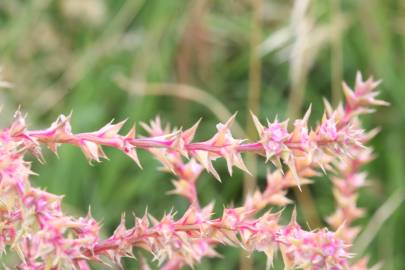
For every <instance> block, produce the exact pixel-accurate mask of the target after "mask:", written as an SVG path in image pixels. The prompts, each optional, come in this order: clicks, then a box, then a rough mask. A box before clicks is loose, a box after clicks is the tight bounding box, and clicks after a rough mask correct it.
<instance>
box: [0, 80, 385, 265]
mask: <svg viewBox="0 0 405 270" xmlns="http://www.w3.org/2000/svg"><path fill="white" fill-rule="evenodd" d="M377 85H378V82H375V81H373V80H372V79H369V80H367V81H363V80H362V78H361V76H360V75H359V76H358V77H357V81H356V86H355V88H354V90H351V89H350V88H349V87H348V86H347V85H344V87H343V89H344V93H345V95H346V104H345V106H343V105H340V106H338V107H337V108H336V109H333V108H332V107H331V106H330V105H329V104H328V103H326V105H325V107H326V112H325V114H324V116H323V118H322V120H321V121H320V123H319V124H318V125H317V126H316V127H314V128H312V129H311V128H309V127H308V119H309V116H310V113H311V109H310V108H309V109H308V111H307V112H306V114H305V116H304V117H303V118H302V119H298V120H296V121H295V122H294V123H293V125H292V128H291V129H289V126H288V121H284V122H279V121H278V120H277V119H276V120H275V121H274V122H270V121H267V125H263V124H262V123H261V121H260V120H259V118H258V117H257V116H255V115H252V118H253V121H254V124H255V126H256V129H257V131H258V134H259V139H258V140H257V141H255V142H246V140H245V139H235V138H234V137H233V135H232V133H231V126H232V123H233V121H234V119H235V117H236V115H233V116H232V117H231V118H230V119H229V120H228V121H227V122H226V123H220V124H218V125H217V132H216V133H215V134H214V135H213V136H212V138H210V139H209V140H206V141H203V142H193V139H194V135H195V133H196V131H197V128H198V123H199V122H197V123H196V124H195V125H194V126H193V127H191V128H189V129H187V130H184V131H183V130H182V129H172V130H171V129H170V128H169V127H166V128H163V127H162V125H161V123H160V119H159V118H157V119H156V120H154V121H152V122H150V124H142V126H143V128H144V129H145V130H146V131H147V133H148V136H144V137H137V135H136V128H135V126H134V127H133V128H131V130H130V131H129V132H128V134H126V135H120V133H119V131H120V129H121V128H122V127H123V125H124V123H125V122H120V123H117V124H114V123H109V124H107V125H106V126H104V127H102V128H101V129H99V130H97V131H94V132H86V133H79V134H75V133H74V132H73V131H72V128H71V125H70V117H71V116H67V117H66V116H63V115H62V116H60V117H59V118H58V119H57V120H56V121H55V122H54V123H53V124H52V125H51V126H50V127H49V128H47V129H44V130H29V129H27V125H26V123H25V117H24V116H23V115H22V114H21V113H20V112H17V113H16V115H15V119H14V121H13V122H12V124H11V125H10V126H9V127H8V128H5V129H3V130H2V131H0V254H1V253H4V252H6V250H9V249H10V250H13V251H14V252H15V253H16V254H18V255H19V257H20V260H21V262H20V263H19V264H18V265H17V266H16V267H17V268H18V269H38V270H42V269H82V270H87V269H90V266H89V264H88V263H89V262H91V261H94V262H100V263H110V262H113V263H116V264H118V265H120V263H121V258H122V257H134V255H133V250H134V248H142V249H144V250H146V251H149V252H150V253H152V254H153V255H154V257H155V259H156V260H157V261H159V265H161V266H162V269H180V268H181V267H183V266H185V265H190V266H193V265H195V264H196V263H198V262H200V261H201V259H202V258H204V257H213V256H218V253H217V252H216V251H215V247H216V246H217V245H232V246H236V245H237V246H240V247H242V248H243V249H245V250H246V251H248V252H250V253H251V252H254V251H259V252H264V253H265V254H266V256H267V258H268V266H269V267H270V266H271V264H272V259H273V256H274V254H275V253H276V252H277V251H280V252H281V254H282V257H283V261H284V264H285V267H286V269H295V268H300V269H301V268H302V269H311V270H318V269H330V270H339V269H349V268H351V267H353V269H366V267H367V263H366V259H363V260H361V261H359V262H357V263H356V264H352V262H351V261H350V258H351V253H350V244H351V243H352V241H353V239H354V237H355V236H356V234H357V231H358V230H357V229H356V228H352V227H350V225H351V222H352V221H353V220H354V219H356V218H359V217H361V215H362V210H361V209H359V208H358V207H357V206H356V198H357V189H358V188H359V187H361V186H363V185H364V183H365V174H364V173H360V172H358V170H359V167H360V166H361V165H362V164H364V163H366V162H368V161H369V160H370V159H371V150H369V148H367V147H366V146H365V143H366V142H367V141H368V140H369V139H370V138H371V137H372V134H371V133H365V132H364V131H363V130H362V128H361V126H360V122H359V120H358V116H359V115H361V114H366V113H370V112H371V110H372V106H375V105H386V103H385V102H383V101H380V100H376V99H375V97H376V95H377V92H375V88H376V86H377ZM41 144H44V145H46V146H48V147H49V148H50V149H51V150H52V151H53V152H55V153H56V154H57V150H58V147H59V145H61V144H71V145H75V146H77V147H79V148H80V149H81V150H82V151H83V153H84V155H85V156H86V158H87V159H88V160H89V162H93V161H97V162H98V161H100V160H101V159H103V158H106V155H105V153H104V151H103V147H104V146H109V147H113V148H116V149H119V150H121V151H122V152H124V153H125V154H126V155H128V156H129V157H130V158H131V159H133V160H134V162H135V163H136V164H138V166H140V167H141V163H140V161H139V159H138V156H137V150H139V149H143V150H146V151H148V152H150V153H151V154H152V155H153V156H154V157H156V159H157V160H159V161H160V162H161V164H162V165H163V170H164V171H167V172H169V173H172V174H173V175H174V176H175V179H174V180H173V184H174V189H173V190H172V191H171V193H172V194H177V195H180V196H183V197H185V198H187V199H188V200H189V202H190V205H189V208H188V210H187V211H186V212H185V213H184V214H183V215H182V216H181V217H177V215H176V213H173V212H171V213H169V214H166V215H165V216H164V217H163V218H161V219H160V220H159V219H156V218H154V217H153V216H151V215H150V214H148V213H146V214H145V215H144V216H143V217H141V218H139V217H135V222H134V223H135V225H134V226H133V227H132V228H126V227H125V217H123V218H122V220H121V223H120V225H119V226H118V227H117V229H116V230H115V232H114V233H113V234H112V235H111V236H110V237H109V238H107V239H102V238H101V237H100V225H99V223H98V222H97V221H96V220H94V219H93V218H92V217H91V214H90V213H89V214H88V215H87V216H86V217H83V218H76V217H72V216H68V215H66V214H65V213H63V212H62V210H61V201H62V198H61V197H60V196H56V195H54V194H51V193H48V192H46V191H44V190H41V189H38V188H34V187H32V186H31V184H30V180H29V177H30V175H31V174H32V172H31V170H30V164H29V163H28V162H27V161H25V160H24V155H25V153H26V152H28V151H29V152H31V153H33V154H34V155H35V156H36V157H38V158H39V159H40V160H42V159H43V157H42V154H41ZM245 152H251V153H256V154H258V155H261V156H264V157H265V159H266V162H267V161H271V162H272V163H273V164H274V165H275V166H276V170H275V171H273V172H270V171H269V173H268V176H267V185H266V188H265V189H264V190H263V191H260V190H257V191H255V192H254V193H253V194H250V195H249V196H247V198H246V200H245V202H244V203H243V205H241V206H239V207H236V208H225V209H224V211H223V213H222V215H221V216H220V217H218V218H214V216H215V213H214V212H213V209H214V208H213V204H209V205H207V206H201V205H200V203H199V200H198V193H197V189H196V182H197V180H198V177H199V175H200V174H201V173H202V171H203V170H206V171H207V172H209V173H211V174H212V175H213V176H214V177H215V178H216V179H218V180H220V175H219V174H218V172H217V171H216V169H215V167H214V164H213V161H215V160H216V159H220V158H222V159H224V160H225V161H226V164H227V167H228V171H229V174H230V175H232V172H233V167H237V168H239V169H241V170H243V171H245V172H247V173H249V171H248V168H247V167H246V166H245V164H244V161H243V158H242V154H243V153H245ZM283 168H284V169H283ZM285 168H288V170H286V169H285ZM319 169H321V170H323V171H325V172H326V171H334V172H337V174H336V176H335V177H334V178H333V179H332V181H333V184H334V195H335V198H336V201H337V209H336V212H335V213H334V214H333V215H331V216H330V217H329V218H328V220H327V221H328V223H329V224H330V225H331V228H332V229H333V230H332V231H330V230H328V229H327V228H319V229H316V230H314V231H306V230H304V229H303V228H301V227H300V226H299V224H298V223H297V222H296V219H295V212H294V214H293V217H292V219H291V222H290V223H289V224H286V225H282V224H281V223H282V222H281V216H282V212H272V211H271V210H268V209H267V210H266V208H267V207H269V206H285V205H287V204H290V203H292V201H291V199H289V198H288V197H287V196H286V195H287V191H288V189H289V188H290V187H294V186H298V187H300V185H304V184H310V183H312V180H311V178H312V177H313V176H315V175H317V174H318V173H319ZM265 210H266V211H265ZM263 211H264V214H260V213H262V212H263ZM334 230H336V231H334Z"/></svg>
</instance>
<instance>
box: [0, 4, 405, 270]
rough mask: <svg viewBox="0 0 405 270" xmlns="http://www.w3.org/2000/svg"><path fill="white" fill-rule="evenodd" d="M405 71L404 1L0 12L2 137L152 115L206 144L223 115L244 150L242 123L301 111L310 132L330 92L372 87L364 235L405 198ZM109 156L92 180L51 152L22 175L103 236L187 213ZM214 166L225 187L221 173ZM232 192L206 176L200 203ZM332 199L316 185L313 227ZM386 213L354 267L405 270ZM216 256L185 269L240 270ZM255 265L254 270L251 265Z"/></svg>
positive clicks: (400, 237) (399, 212) (231, 253)
mask: <svg viewBox="0 0 405 270" xmlns="http://www.w3.org/2000/svg"><path fill="white" fill-rule="evenodd" d="M404 62H405V1H403V0H384V1H383V0H358V1H352V0H328V1H324V0H312V1H307V0H297V1H295V2H294V1H285V0H278V1H276V0H251V1H250V0H239V1H238V0H224V1H220V0H188V1H187V0H167V1H166V0H160V1H158V0H150V1H145V0H143V1H142V0H111V1H107V0H105V1H103V0H35V1H34V0H33V1H28V0H27V1H23V0H1V1H0V65H1V66H2V69H3V72H2V76H3V77H4V78H5V79H7V80H8V81H10V82H12V83H13V84H14V86H15V87H14V88H13V89H10V90H0V104H1V105H2V106H3V111H2V118H1V119H0V124H1V125H2V126H5V125H6V124H7V123H9V121H10V119H11V116H12V113H13V112H14V111H15V110H16V108H17V107H18V106H19V105H21V107H22V109H23V111H24V112H27V113H28V115H29V122H30V123H31V127H36V128H40V127H45V126H46V125H48V124H49V123H51V122H52V121H53V120H54V119H55V118H56V117H57V116H58V115H59V114H61V113H64V114H68V113H69V112H71V111H73V121H72V123H73V128H74V131H76V132H80V131H88V130H94V129H98V128H100V127H101V126H102V125H103V124H105V123H107V122H109V121H110V120H111V119H113V118H114V119H116V120H122V119H125V118H128V119H129V122H140V121H149V120H151V119H153V118H154V117H155V116H156V115H160V116H161V118H162V120H163V121H164V122H170V123H171V124H172V125H173V126H184V127H188V126H191V125H192V124H193V123H194V122H195V121H196V120H198V119H199V118H200V117H203V122H202V123H201V125H200V128H199V132H198V135H197V140H203V139H207V138H209V137H210V135H211V134H213V132H214V131H215V124H216V123H217V122H219V121H220V120H223V119H224V118H226V117H227V116H228V115H227V112H231V113H233V112H235V111H238V112H239V113H238V118H237V119H238V123H239V125H240V126H241V127H242V128H243V129H244V130H247V133H248V134H249V137H251V138H252V139H254V136H255V135H254V132H252V131H251V129H252V128H251V124H250V117H249V110H250V109H251V110H253V111H256V112H259V114H260V116H261V117H263V118H264V117H269V118H270V119H273V118H274V117H275V116H276V115H278V116H279V118H285V117H288V116H291V117H292V118H294V117H297V116H299V115H301V114H302V113H303V112H304V110H305V109H306V108H307V107H308V106H309V104H310V103H312V105H313V116H312V123H315V122H316V119H319V117H320V116H321V115H322V112H323V111H322V110H323V107H322V98H323V97H326V98H328V99H331V100H333V102H334V104H336V103H337V100H338V99H339V97H340V92H339V91H340V81H341V80H343V79H344V80H346V81H347V82H348V83H349V85H353V82H354V77H355V73H356V71H357V70H360V71H361V72H362V73H363V74H364V75H365V76H369V75H373V76H374V77H376V78H381V79H382V80H383V83H382V85H381V87H380V89H381V93H382V94H381V96H382V98H383V99H385V100H387V101H389V102H390V103H391V104H392V105H391V107H388V108H381V109H379V110H378V112H377V113H376V114H374V115H371V116H367V117H366V118H365V126H366V127H367V128H368V129H370V128H373V127H375V126H379V127H381V128H382V131H381V132H380V134H379V135H378V136H377V137H376V138H375V139H373V141H372V145H373V147H374V148H375V150H376V153H377V158H376V159H375V160H374V161H373V162H372V164H370V166H369V167H368V171H369V179H370V186H369V187H368V188H366V189H364V190H363V191H362V192H361V196H360V201H359V204H360V205H361V206H363V207H366V208H367V216H366V218H363V219H362V220H360V221H359V222H358V223H359V224H362V225H369V221H370V218H371V217H372V216H373V214H374V213H375V212H376V211H377V209H379V207H380V206H381V205H383V204H384V202H386V201H387V199H388V198H389V197H390V196H391V195H392V194H394V193H395V192H396V191H398V190H401V189H403V188H404V186H405V184H404V183H405V170H404V168H405V144H404V139H403V138H404V135H405V134H404V131H405V106H404V103H405V89H404V85H405V64H404ZM128 80H130V81H131V83H132V84H131V85H130V86H129V85H128V83H127V81H128ZM127 128H129V126H128V127H127ZM142 133H143V134H145V133H144V132H143V131H141V129H140V134H142ZM106 151H107V154H108V155H109V157H110V160H109V161H104V162H102V163H101V164H94V166H89V164H88V163H87V161H86V160H85V158H84V157H83V155H82V153H81V152H80V150H78V149H75V148H73V147H69V146H64V147H62V148H61V151H60V160H58V159H57V158H56V157H55V156H54V155H52V154H50V153H49V152H47V153H46V160H47V164H45V165H41V164H39V163H38V162H36V161H34V162H33V166H34V171H36V172H37V173H39V175H40V176H35V177H33V182H34V185H37V186H40V187H43V188H46V189H47V190H48V191H50V192H54V193H57V194H65V199H64V202H65V206H66V211H68V212H70V213H74V214H76V215H83V214H85V213H86V212H87V210H88V207H89V205H91V209H92V212H93V215H94V216H95V217H96V218H97V219H98V220H101V221H102V222H103V224H104V225H103V230H104V231H103V232H104V233H105V234H106V235H107V234H108V233H111V231H112V230H113V229H114V227H115V226H116V225H117V223H118V221H119V217H120V215H121V213H123V212H126V213H127V214H131V213H132V212H134V213H135V214H137V215H142V214H143V213H144V211H145V209H146V207H148V210H149V212H150V213H152V214H153V215H155V216H157V217H160V216H161V215H162V214H163V213H164V212H165V211H169V210H170V209H172V208H175V209H178V211H179V212H180V213H181V212H182V211H184V209H185V208H186V206H187V204H186V201H185V200H184V199H182V198H179V197H176V196H170V195H168V196H163V195H164V194H165V193H166V192H167V191H169V190H170V189H171V187H172V186H171V183H170V179H171V176H170V175H168V174H163V173H161V172H159V171H157V170H156V167H157V166H158V163H157V162H156V161H155V160H153V158H151V156H150V155H148V154H145V153H140V159H141V162H142V164H143V167H144V169H143V170H140V169H138V168H137V167H136V166H135V165H134V164H133V163H132V162H131V161H130V160H129V159H128V158H127V157H125V156H123V155H122V154H120V153H119V152H118V151H114V150H110V149H108V150H106ZM262 163H263V160H260V161H259V162H258V164H257V168H258V169H257V178H258V184H259V186H264V183H265V171H266V169H265V167H264V165H263V164H262ZM251 165H252V164H251ZM216 166H217V168H218V171H219V172H220V174H222V175H227V173H226V167H225V164H224V163H221V162H216ZM253 166H254V165H253ZM251 169H252V168H251ZM243 179H244V176H243V174H242V173H241V172H237V173H236V174H235V175H234V176H233V177H232V178H230V177H224V181H223V183H222V184H220V183H218V182H217V181H215V180H213V177H212V176H210V175H208V174H207V173H204V174H203V175H202V177H201V179H200V180H199V186H198V187H199V196H200V199H201V202H202V203H203V204H206V203H208V202H210V201H215V202H216V206H217V210H218V211H219V212H220V211H221V209H222V208H223V205H229V204H232V203H234V204H235V205H237V204H239V203H241V201H242V198H243V188H244V187H243V181H244V180H243ZM330 186H331V185H330V182H329V180H328V179H327V178H326V177H323V178H321V179H317V180H316V182H315V185H312V186H311V187H310V191H311V193H312V195H313V197H314V199H315V201H316V204H315V205H316V212H317V213H318V215H320V216H322V217H326V216H327V215H328V214H330V213H331V212H332V211H333V208H334V201H333V199H332V198H333V197H332V193H331V188H330ZM402 194H403V193H402ZM290 195H291V197H294V194H290ZM398 202H399V203H400V202H402V198H400V200H399V201H398V200H397V203H398ZM397 206H398V205H397ZM391 210H392V211H393V214H392V213H390V211H388V212H387V211H385V212H383V214H384V213H386V214H387V217H386V219H387V220H386V222H385V223H384V224H383V228H382V230H379V231H378V232H377V234H376V236H375V237H374V236H372V238H371V239H370V240H371V244H370V245H369V246H368V248H367V250H366V252H365V253H366V254H369V255H370V257H371V263H372V264H374V263H377V262H380V261H382V262H383V263H384V264H383V269H405V256H404V255H405V233H404V228H405V214H404V210H403V208H402V207H399V208H394V209H391ZM300 215H301V217H302V216H303V215H302V213H300ZM381 218H382V217H381ZM381 220H382V219H381ZM384 220H385V219H384ZM301 221H302V222H301V224H303V226H305V224H306V223H305V220H304V219H302V220H301ZM219 251H220V253H221V254H223V255H224V256H225V258H226V260H224V259H205V260H204V261H203V263H202V264H201V265H198V266H197V267H196V269H237V268H239V265H240V262H239V260H240V251H239V250H238V249H233V248H220V249H219ZM254 259H255V260H254V261H255V262H254V267H255V269H262V268H264V265H265V259H264V256H263V255H262V254H256V255H255V256H254ZM125 263H126V264H127V268H128V269H136V267H137V266H136V263H134V262H129V261H125ZM97 267H98V266H97ZM153 267H155V266H153ZM277 267H278V266H277V265H276V269H278V268H277Z"/></svg>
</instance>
